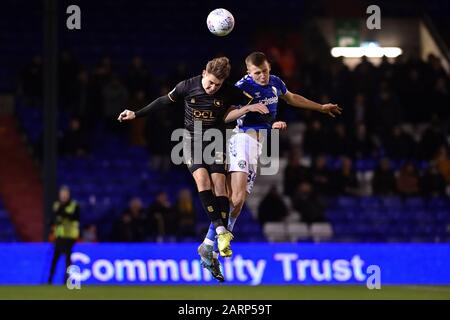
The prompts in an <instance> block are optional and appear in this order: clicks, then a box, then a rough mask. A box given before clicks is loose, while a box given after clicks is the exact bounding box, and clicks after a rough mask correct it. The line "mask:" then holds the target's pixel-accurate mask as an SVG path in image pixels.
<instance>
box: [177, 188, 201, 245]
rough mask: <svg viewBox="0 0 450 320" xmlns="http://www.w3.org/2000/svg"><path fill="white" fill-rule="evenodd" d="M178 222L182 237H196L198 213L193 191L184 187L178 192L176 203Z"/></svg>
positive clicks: (179, 233) (179, 232)
mask: <svg viewBox="0 0 450 320" xmlns="http://www.w3.org/2000/svg"><path fill="white" fill-rule="evenodd" d="M175 210H176V214H177V222H178V235H179V236H181V237H195V236H196V235H197V232H196V221H197V215H196V213H195V207H194V201H193V199H192V193H191V191H190V190H189V189H182V190H180V192H179V193H178V199H177V202H176V204H175Z"/></svg>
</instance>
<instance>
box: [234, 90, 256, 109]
mask: <svg viewBox="0 0 450 320" xmlns="http://www.w3.org/2000/svg"><path fill="white" fill-rule="evenodd" d="M252 100H253V98H252V96H251V95H250V94H248V93H247V92H245V91H244V90H242V89H240V88H238V87H235V86H230V97H229V105H230V106H236V107H241V106H246V105H248V104H250V103H251V102H252Z"/></svg>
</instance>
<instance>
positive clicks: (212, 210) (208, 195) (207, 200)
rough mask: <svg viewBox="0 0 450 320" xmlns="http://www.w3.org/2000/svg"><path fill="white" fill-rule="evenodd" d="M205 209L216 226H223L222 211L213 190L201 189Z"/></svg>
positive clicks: (201, 198)
mask: <svg viewBox="0 0 450 320" xmlns="http://www.w3.org/2000/svg"><path fill="white" fill-rule="evenodd" d="M198 195H199V197H200V201H201V202H202V205H203V209H204V210H205V211H206V213H207V214H208V216H209V219H210V220H211V222H212V223H213V224H214V228H217V227H220V226H223V222H222V218H221V215H220V211H219V210H218V206H217V201H216V197H215V196H214V194H213V193H212V191H211V190H205V191H200V192H199V193H198Z"/></svg>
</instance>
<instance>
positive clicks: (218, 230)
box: [216, 226, 227, 234]
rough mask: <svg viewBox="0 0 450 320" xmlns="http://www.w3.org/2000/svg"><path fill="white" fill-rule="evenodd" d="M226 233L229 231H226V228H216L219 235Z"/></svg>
mask: <svg viewBox="0 0 450 320" xmlns="http://www.w3.org/2000/svg"><path fill="white" fill-rule="evenodd" d="M226 231H227V229H225V227H224V226H219V227H217V228H216V233H217V234H222V233H225V232H226Z"/></svg>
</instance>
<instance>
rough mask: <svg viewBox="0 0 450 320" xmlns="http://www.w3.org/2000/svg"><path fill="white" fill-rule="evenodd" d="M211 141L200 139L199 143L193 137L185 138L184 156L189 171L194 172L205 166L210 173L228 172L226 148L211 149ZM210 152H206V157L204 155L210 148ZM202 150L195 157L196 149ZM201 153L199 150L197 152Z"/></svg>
mask: <svg viewBox="0 0 450 320" xmlns="http://www.w3.org/2000/svg"><path fill="white" fill-rule="evenodd" d="M210 143H211V142H209V141H206V142H204V141H199V142H197V143H195V142H194V140H193V139H189V138H188V139H184V140H183V158H184V163H185V164H186V165H187V167H188V169H189V171H190V172H191V174H192V173H194V171H196V170H197V169H200V168H205V169H206V170H207V171H208V173H209V174H212V173H221V174H226V173H227V166H226V161H225V154H226V152H225V148H224V146H223V147H222V149H220V148H218V149H211V146H210ZM208 147H209V149H208V151H211V152H210V153H209V152H208V153H207V154H206V158H205V157H204V151H205V149H206V148H208ZM196 148H198V150H199V151H200V150H201V154H198V155H197V157H195V151H196V150H195V149H196ZM197 153H199V152H197Z"/></svg>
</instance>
